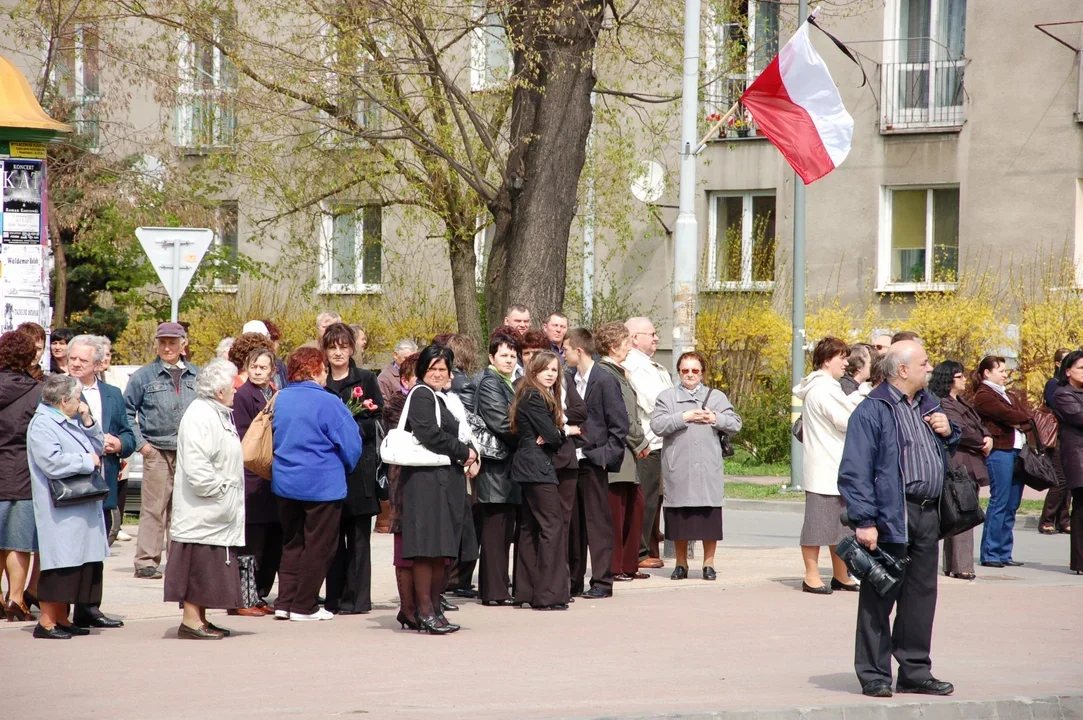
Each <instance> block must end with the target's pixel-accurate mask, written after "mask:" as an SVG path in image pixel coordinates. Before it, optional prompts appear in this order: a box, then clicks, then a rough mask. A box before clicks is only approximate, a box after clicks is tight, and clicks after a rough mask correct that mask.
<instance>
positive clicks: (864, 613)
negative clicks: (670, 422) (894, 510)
mask: <svg viewBox="0 0 1083 720" xmlns="http://www.w3.org/2000/svg"><path fill="white" fill-rule="evenodd" d="M906 513H907V529H908V532H909V537H910V541H909V543H906V544H902V543H883V547H884V549H885V550H886V551H887V552H889V553H891V554H892V555H894V556H895V557H897V558H904V557H909V558H910V563H909V564H908V565H907V566H906V570H905V571H904V575H903V581H902V582H901V583H899V585H898V587H896V588H895V590H894V591H893V592H892V593H891V594H889V595H888V596H887V597H880V596H879V595H877V594H876V591H875V590H874V589H873V587H872V583H869V582H863V583H861V591H860V593H859V594H858V602H857V643H856V651H855V653H854V668H855V669H856V670H857V679H858V680H859V681H860V682H861V685H862V687H864V686H865V684H867V683H869V682H871V681H873V680H885V681H887V682H889V683H890V682H891V656H892V655H894V656H895V660H896V661H898V663H899V680H898V681H899V683H900V684H902V685H917V684H919V683H922V682H924V681H926V680H928V679H929V678H931V677H932V660H931V659H930V658H929V650H930V647H931V645H932V638H933V615H934V614H935V613H936V580H937V576H936V567H937V561H938V557H937V556H938V554H939V552H938V551H939V548H938V543H937V535H938V534H939V532H940V511H939V510H938V509H937V506H936V504H935V503H934V504H933V505H930V506H929V507H925V508H923V507H921V506H920V505H918V504H916V503H912V502H909V501H907V503H906ZM892 608H895V609H896V610H895V625H894V627H892V625H891V610H892Z"/></svg>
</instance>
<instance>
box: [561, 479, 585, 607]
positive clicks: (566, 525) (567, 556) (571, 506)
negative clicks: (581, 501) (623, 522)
mask: <svg viewBox="0 0 1083 720" xmlns="http://www.w3.org/2000/svg"><path fill="white" fill-rule="evenodd" d="M578 485H579V471H578V470H577V469H576V468H565V469H562V470H557V495H558V496H559V497H560V522H561V527H560V532H561V537H563V538H564V543H563V544H562V546H561V547H563V548H564V555H563V556H562V557H563V559H564V569H565V577H567V578H568V588H567V590H568V592H569V597H570V596H571V595H578V594H580V593H582V592H583V577H582V576H580V577H579V588H578V590H575V589H573V588H572V586H571V582H572V570H571V568H572V563H571V549H570V542H571V528H572V517H573V516H574V514H575V513H576V512H578V506H577V505H576V502H575V490H576V487H577V486H578Z"/></svg>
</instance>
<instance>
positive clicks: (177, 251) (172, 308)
mask: <svg viewBox="0 0 1083 720" xmlns="http://www.w3.org/2000/svg"><path fill="white" fill-rule="evenodd" d="M180 271H181V239H180V238H173V277H172V280H173V288H172V290H173V292H171V293H169V295H170V298H169V320H170V321H171V322H177V318H179V317H180V296H181V292H180Z"/></svg>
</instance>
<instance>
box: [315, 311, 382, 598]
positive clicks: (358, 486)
mask: <svg viewBox="0 0 1083 720" xmlns="http://www.w3.org/2000/svg"><path fill="white" fill-rule="evenodd" d="M355 343H356V334H355V333H354V331H353V330H352V329H351V328H350V327H349V326H348V325H345V324H344V323H335V324H334V325H331V326H329V327H328V328H327V330H325V331H324V334H323V340H322V345H323V352H324V356H325V357H326V358H327V363H328V365H329V371H328V374H327V391H328V392H330V393H333V394H335V395H338V396H339V398H340V399H341V400H342V402H344V403H346V407H347V408H349V409H350V412H351V413H352V414H353V418H354V421H355V422H356V423H357V431H358V433H360V435H361V459H360V460H359V461H358V462H357V466H356V467H354V469H353V471H352V472H351V473H350V474H349V475H347V476H346V499H345V500H344V501H343V503H342V520H341V527H340V529H339V538H338V551H337V552H336V553H335V559H334V560H333V561H332V562H331V567H330V568H328V570H327V602H326V603H324V607H325V608H326V609H327V610H328V611H329V612H333V613H336V614H341V615H352V614H355V613H367V612H369V611H370V610H372V551H371V544H370V541H371V538H372V519H373V518H374V517H375V516H376V515H379V514H380V496H379V494H378V491H377V487H376V470H377V466H378V465H379V462H380V455H379V443H378V442H377V432H378V427H379V425H380V416H381V413H382V411H383V406H384V399H383V396H382V395H381V394H380V386H379V385H378V384H377V382H376V375H374V374H373V373H371V372H369V371H368V370H365V369H362V368H359V367H357V366H356V365H354V361H353V354H354V352H355V350H356V344H355Z"/></svg>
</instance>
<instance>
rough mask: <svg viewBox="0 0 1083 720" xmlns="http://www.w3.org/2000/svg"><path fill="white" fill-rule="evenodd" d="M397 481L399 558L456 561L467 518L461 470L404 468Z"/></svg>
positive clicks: (449, 468)
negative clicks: (399, 507) (399, 501)
mask: <svg viewBox="0 0 1083 720" xmlns="http://www.w3.org/2000/svg"><path fill="white" fill-rule="evenodd" d="M400 477H401V481H402V527H401V530H402V533H401V534H402V557H403V558H407V559H413V558H435V557H448V558H453V557H456V556H457V555H458V554H459V541H460V540H461V539H462V533H463V520H464V515H465V514H466V502H465V500H464V498H465V497H466V475H465V474H463V469H462V468H460V467H457V466H447V467H404V468H402V474H401V476H400Z"/></svg>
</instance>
